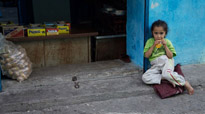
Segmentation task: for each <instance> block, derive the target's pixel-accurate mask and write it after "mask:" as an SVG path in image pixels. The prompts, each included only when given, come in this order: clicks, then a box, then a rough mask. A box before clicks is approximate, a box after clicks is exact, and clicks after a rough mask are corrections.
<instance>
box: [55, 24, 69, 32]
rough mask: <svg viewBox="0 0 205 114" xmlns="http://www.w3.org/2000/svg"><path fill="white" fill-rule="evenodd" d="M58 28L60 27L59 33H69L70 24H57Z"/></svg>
mask: <svg viewBox="0 0 205 114" xmlns="http://www.w3.org/2000/svg"><path fill="white" fill-rule="evenodd" d="M57 28H58V32H59V34H62V33H67V34H68V33H69V26H64V25H57Z"/></svg>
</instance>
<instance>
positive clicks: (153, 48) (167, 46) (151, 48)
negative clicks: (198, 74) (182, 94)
mask: <svg viewBox="0 0 205 114" xmlns="http://www.w3.org/2000/svg"><path fill="white" fill-rule="evenodd" d="M151 31H152V36H153V37H154V38H150V39H148V40H147V42H146V45H145V47H144V56H145V57H146V58H149V61H150V63H151V65H152V66H151V68H150V69H148V70H147V71H146V72H145V73H144V74H143V76H142V80H143V81H144V83H146V84H160V83H161V80H163V79H165V80H168V81H169V82H170V83H172V85H173V86H174V87H175V85H178V86H185V88H186V89H187V91H188V93H189V94H190V95H192V94H193V93H194V89H193V87H192V86H191V85H190V84H189V82H188V81H185V79H184V77H183V76H181V75H179V74H178V73H177V72H174V59H173V57H175V56H176V51H175V49H174V47H173V45H172V43H171V41H170V40H168V39H166V38H165V36H166V35H167V32H168V26H167V24H166V22H164V21H162V20H158V21H155V22H154V23H153V24H152V27H151Z"/></svg>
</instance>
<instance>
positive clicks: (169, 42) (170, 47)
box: [167, 40, 177, 57]
mask: <svg viewBox="0 0 205 114" xmlns="http://www.w3.org/2000/svg"><path fill="white" fill-rule="evenodd" d="M167 44H168V45H167V47H168V48H169V50H170V51H171V52H172V53H173V57H175V56H176V55H177V54H176V51H175V48H174V46H173V45H172V43H171V41H169V40H168V42H167Z"/></svg>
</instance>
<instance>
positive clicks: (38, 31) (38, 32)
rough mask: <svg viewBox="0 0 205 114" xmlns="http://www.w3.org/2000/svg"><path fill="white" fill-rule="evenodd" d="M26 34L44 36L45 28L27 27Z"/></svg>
mask: <svg viewBox="0 0 205 114" xmlns="http://www.w3.org/2000/svg"><path fill="white" fill-rule="evenodd" d="M27 35H28V36H46V30H45V28H28V29H27Z"/></svg>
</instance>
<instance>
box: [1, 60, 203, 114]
mask: <svg viewBox="0 0 205 114" xmlns="http://www.w3.org/2000/svg"><path fill="white" fill-rule="evenodd" d="M204 69H205V65H187V66H183V67H182V70H183V72H184V74H185V76H186V79H187V80H189V81H190V83H191V84H192V85H193V86H194V88H195V94H194V95H192V96H190V95H188V94H187V93H186V92H184V93H183V94H181V95H177V96H174V97H171V98H167V99H163V100H162V99H160V98H159V97H158V96H157V95H156V93H155V92H154V90H153V89H152V87H151V86H149V85H145V84H143V83H142V81H141V75H142V71H141V70H139V69H138V68H137V67H136V66H135V65H134V64H132V63H124V62H122V61H120V60H112V61H102V62H95V63H90V64H74V65H62V66H57V67H47V68H41V69H34V71H33V73H32V75H31V76H30V77H29V79H28V80H25V81H23V82H22V83H19V82H17V81H15V80H9V79H3V81H2V83H3V84H2V85H3V92H1V93H0V114H204V113H205V110H204V107H205V97H204V94H205V92H204V82H205V78H204V73H205V71H204ZM73 76H76V77H77V81H76V82H77V83H79V88H75V87H74V86H75V84H74V82H73V81H72V77H73Z"/></svg>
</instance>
